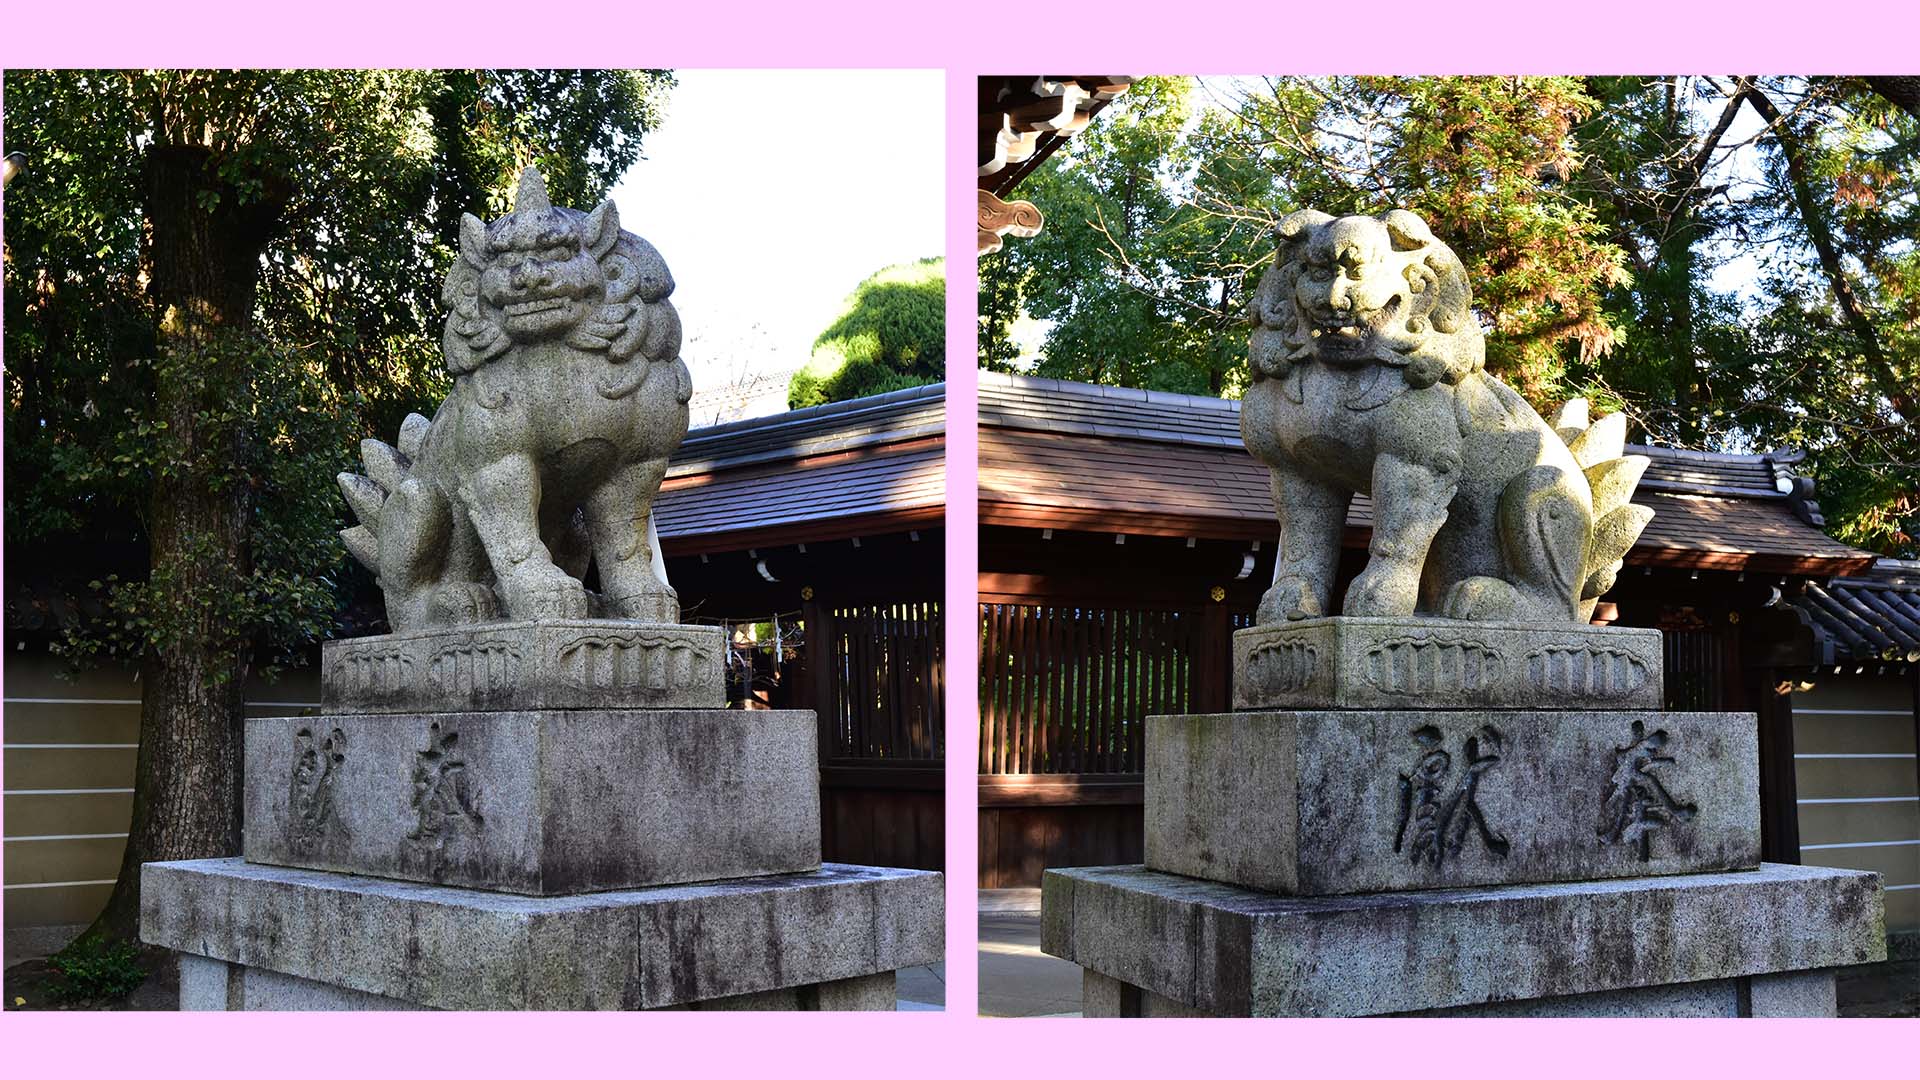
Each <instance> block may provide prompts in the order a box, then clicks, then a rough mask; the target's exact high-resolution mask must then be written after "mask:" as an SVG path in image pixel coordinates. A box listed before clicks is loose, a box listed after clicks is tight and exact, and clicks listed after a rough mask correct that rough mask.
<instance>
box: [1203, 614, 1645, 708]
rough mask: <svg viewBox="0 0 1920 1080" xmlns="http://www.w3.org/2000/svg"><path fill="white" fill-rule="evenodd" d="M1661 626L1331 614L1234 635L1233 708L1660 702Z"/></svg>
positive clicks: (1572, 705)
mask: <svg viewBox="0 0 1920 1080" xmlns="http://www.w3.org/2000/svg"><path fill="white" fill-rule="evenodd" d="M1661 677H1662V653H1661V649H1660V631H1658V630H1651V629H1642V628H1637V627H1622V626H1579V625H1569V626H1522V625H1517V624H1508V623H1482V622H1465V621H1461V620H1457V619H1438V618H1428V617H1419V616H1416V617H1411V618H1404V619H1385V618H1365V617H1358V616H1344V615H1342V616H1333V617H1329V618H1321V619H1302V620H1300V621H1298V622H1291V623H1287V624H1285V625H1267V626H1254V627H1249V628H1247V629H1245V630H1238V631H1235V632H1234V635H1233V707H1234V708H1236V709H1579V708H1594V709H1658V708H1660V706H1661V700H1662V699H1661Z"/></svg>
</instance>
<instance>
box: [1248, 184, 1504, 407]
mask: <svg viewBox="0 0 1920 1080" xmlns="http://www.w3.org/2000/svg"><path fill="white" fill-rule="evenodd" d="M1275 234H1276V236H1277V238H1278V240H1279V249H1280V250H1279V253H1278V255H1276V256H1275V258H1274V261H1273V265H1272V266H1270V267H1268V268H1267V271H1266V273H1265V274H1264V275H1262V276H1261V278H1260V286H1259V289H1258V290H1257V291H1256V293H1255V294H1254V302H1253V327H1254V329H1253V336H1252V339H1251V342H1250V344H1249V357H1248V362H1249V365H1250V366H1251V368H1252V371H1253V378H1254V380H1255V381H1258V380H1260V379H1269V378H1271V379H1277V378H1281V377H1283V376H1285V375H1286V374H1287V372H1289V371H1291V370H1292V369H1293V367H1294V365H1296V364H1302V363H1307V362H1309V361H1313V360H1318V361H1320V362H1322V363H1326V364H1329V365H1332V366H1336V367H1360V366H1363V365H1366V364H1386V365H1388V366H1390V367H1397V368H1400V369H1401V370H1402V372H1403V374H1404V375H1405V377H1406V381H1407V384H1408V385H1409V386H1412V387H1416V388H1417V387H1423V386H1432V385H1433V384H1434V383H1436V382H1447V383H1457V382H1459V381H1460V380H1461V379H1462V378H1463V377H1465V376H1466V375H1467V374H1468V373H1470V372H1474V371H1478V370H1479V369H1480V368H1481V367H1483V366H1484V365H1485V363H1486V341H1485V339H1484V338H1483V337H1482V336H1481V332H1480V325H1479V323H1478V322H1476V321H1475V320H1474V317H1473V312H1472V310H1471V308H1470V304H1471V301H1472V298H1473V297H1472V292H1471V290H1470V289H1469V288H1468V285H1467V273H1466V268H1465V267H1463V266H1462V265H1461V264H1460V259H1459V257H1458V256H1456V255H1454V253H1453V250H1452V249H1451V248H1449V247H1447V245H1446V244H1443V243H1441V242H1440V240H1439V239H1438V238H1437V237H1435V236H1434V235H1433V231H1432V230H1431V229H1429V228H1427V223H1426V222H1424V221H1421V220H1420V219H1419V218H1418V217H1417V216H1415V215H1413V214H1411V213H1408V212H1407V211H1405V210H1392V211H1388V212H1387V213H1385V214H1383V215H1381V216H1379V217H1366V216H1363V215H1358V214H1356V215H1353V216H1350V217H1342V218H1336V217H1334V216H1332V215H1330V214H1323V213H1321V212H1320V211H1318V210H1301V211H1298V212H1296V213H1293V214H1290V215H1288V216H1287V217H1286V218H1284V219H1283V220H1282V221H1281V222H1280V225H1279V227H1278V228H1277V229H1276V230H1275Z"/></svg>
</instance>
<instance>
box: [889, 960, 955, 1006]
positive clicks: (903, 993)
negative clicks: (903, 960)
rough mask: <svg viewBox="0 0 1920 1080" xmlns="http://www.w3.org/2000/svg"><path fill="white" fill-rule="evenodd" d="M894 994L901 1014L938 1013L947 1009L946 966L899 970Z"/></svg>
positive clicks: (935, 965)
mask: <svg viewBox="0 0 1920 1080" xmlns="http://www.w3.org/2000/svg"><path fill="white" fill-rule="evenodd" d="M894 993H895V994H896V995H898V996H899V998H900V1011H901V1012H928V1011H933V1012H938V1011H939V1010H941V1009H944V1008H946V1007H947V965H945V964H928V965H925V966H923V967H910V968H901V969H900V981H899V983H898V984H897V986H896V988H895V990H894Z"/></svg>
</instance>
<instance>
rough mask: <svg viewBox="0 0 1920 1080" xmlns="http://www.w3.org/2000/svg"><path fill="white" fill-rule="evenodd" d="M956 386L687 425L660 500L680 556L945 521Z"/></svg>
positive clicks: (660, 518) (669, 538)
mask: <svg viewBox="0 0 1920 1080" xmlns="http://www.w3.org/2000/svg"><path fill="white" fill-rule="evenodd" d="M945 445H946V387H945V386H944V385H943V384H934V385H931V386H916V387H910V388H908V389H905V390H896V391H894V392H892V393H888V394H880V395H876V396H874V397H867V398H856V399H854V400H852V401H840V402H834V403H832V404H828V405H817V406H814V407H811V408H806V409H795V410H793V411H791V412H786V413H779V414H777V415H774V416H767V417H759V418H756V419H752V420H740V421H735V422H732V423H728V424H719V425H715V426H713V427H708V428H701V429H698V430H695V431H692V432H689V433H688V434H687V438H686V439H685V440H684V441H683V442H682V443H681V446H680V450H679V452H678V453H676V454H675V455H674V458H673V461H672V463H671V464H670V465H669V466H668V469H667V477H666V480H665V482H664V483H663V484H662V485H661V490H660V498H659V501H658V503H657V504H656V507H655V524H656V526H657V527H658V529H659V532H660V539H661V546H662V547H663V548H664V549H665V552H666V554H668V555H671V556H679V555H692V554H702V553H709V552H717V551H732V550H740V549H745V548H749V547H756V546H759V547H766V546H772V545H774V544H792V543H810V542H815V541H822V540H828V539H837V538H842V537H849V536H862V535H871V534H874V533H881V532H901V531H905V530H908V529H913V528H928V527H932V526H934V525H937V524H939V523H940V522H941V521H942V520H943V519H944V517H945V511H946V469H945Z"/></svg>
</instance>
